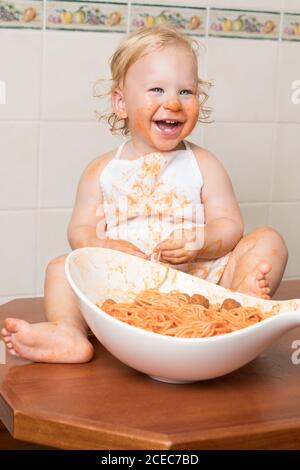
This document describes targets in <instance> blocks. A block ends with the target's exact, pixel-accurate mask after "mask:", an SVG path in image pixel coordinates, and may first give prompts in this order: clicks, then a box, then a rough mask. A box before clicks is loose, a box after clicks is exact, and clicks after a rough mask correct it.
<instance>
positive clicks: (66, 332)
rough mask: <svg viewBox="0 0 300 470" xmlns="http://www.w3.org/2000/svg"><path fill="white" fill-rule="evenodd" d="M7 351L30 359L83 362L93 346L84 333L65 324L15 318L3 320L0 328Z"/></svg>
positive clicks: (87, 359)
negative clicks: (33, 321) (0, 328)
mask: <svg viewBox="0 0 300 470" xmlns="http://www.w3.org/2000/svg"><path fill="white" fill-rule="evenodd" d="M1 334H2V337H3V340H4V342H5V343H6V346H7V348H8V351H9V353H10V354H12V355H14V356H21V357H23V358H25V359H29V360H30V361H34V362H63V363H71V362H73V363H79V362H87V361H89V360H90V359H91V358H92V356H93V346H92V345H91V343H90V342H89V341H88V340H87V338H86V336H85V335H84V333H83V332H82V331H81V330H80V329H78V328H76V327H75V326H73V325H69V324H67V323H59V324H56V323H49V322H44V323H33V324H31V323H28V322H26V321H24V320H19V319H17V318H7V319H6V320H4V328H2V330H1Z"/></svg>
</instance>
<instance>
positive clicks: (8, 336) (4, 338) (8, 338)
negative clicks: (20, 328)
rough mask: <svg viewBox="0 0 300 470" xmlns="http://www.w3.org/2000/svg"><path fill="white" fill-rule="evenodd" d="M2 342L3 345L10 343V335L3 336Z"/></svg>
mask: <svg viewBox="0 0 300 470" xmlns="http://www.w3.org/2000/svg"><path fill="white" fill-rule="evenodd" d="M3 341H4V343H6V344H7V343H10V342H11V335H7V336H3Z"/></svg>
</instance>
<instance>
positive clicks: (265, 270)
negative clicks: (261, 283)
mask: <svg viewBox="0 0 300 470" xmlns="http://www.w3.org/2000/svg"><path fill="white" fill-rule="evenodd" d="M259 270H260V271H261V273H262V274H264V275H266V274H268V273H269V272H270V271H271V270H272V266H271V265H270V264H269V263H267V262H265V263H262V264H261V265H260V266H259Z"/></svg>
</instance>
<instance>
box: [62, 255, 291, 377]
mask: <svg viewBox="0 0 300 470" xmlns="http://www.w3.org/2000/svg"><path fill="white" fill-rule="evenodd" d="M65 269H66V275H67V278H68V281H69V283H70V285H71V286H72V289H73V291H74V292H75V294H76V296H77V298H78V300H79V303H80V309H81V311H82V314H83V316H84V318H85V320H86V322H87V323H88V325H89V327H90V328H91V330H92V331H93V333H94V334H95V336H96V337H97V338H98V339H99V341H100V342H101V343H102V344H103V346H104V347H105V348H106V349H107V350H108V351H110V352H111V354H113V355H114V356H115V357H116V358H118V359H119V360H120V361H122V362H123V363H124V364H127V365H128V366H131V367H133V368H134V369H137V370H139V371H141V372H144V373H145V374H148V375H149V376H151V377H152V378H154V379H157V380H161V381H165V382H171V383H187V382H194V381H198V380H205V379H211V378H214V377H219V376H222V375H224V374H228V373H229V372H231V371H234V370H235V369H238V368H239V367H242V366H243V365H244V364H247V363H248V362H250V361H251V360H252V359H254V358H255V357H256V356H257V355H258V354H260V353H261V352H262V351H263V350H264V349H266V348H268V347H269V346H270V345H271V344H272V343H273V342H274V341H275V340H276V339H277V338H279V337H280V336H281V335H282V334H284V333H285V332H287V331H288V330H290V329H292V328H295V327H297V326H300V300H289V301H281V302H278V301H277V302H276V301H268V300H262V299H258V298H255V297H251V296H247V295H243V294H240V293H233V292H231V291H229V290H227V289H224V288H223V287H220V286H217V285H214V284H211V283H209V282H207V281H203V280H202V279H198V278H196V277H194V276H190V275H188V274H184V273H182V272H180V271H177V270H175V269H172V268H168V267H167V266H165V265H162V264H159V263H154V262H151V261H145V260H143V259H142V258H137V257H135V256H131V255H128V254H125V253H121V252H119V251H113V250H108V249H104V248H80V249H78V250H75V251H73V252H72V253H70V255H69V256H68V258H67V260H66V264H65ZM146 288H159V290H160V291H161V292H169V291H171V290H174V289H177V290H180V291H181V292H186V293H188V294H190V295H192V294H195V293H199V294H202V295H205V296H206V297H208V298H209V299H210V301H211V302H212V303H217V302H222V301H223V300H224V299H226V298H228V297H230V298H234V299H236V300H238V301H239V302H240V303H241V304H242V305H245V306H246V305H249V306H257V307H259V308H261V309H262V310H263V311H268V310H271V309H274V311H275V312H277V314H276V315H275V316H273V317H271V318H268V319H266V320H264V321H262V322H260V323H257V324H255V325H253V326H250V327H247V328H244V329H241V330H238V331H235V332H233V333H227V334H224V335H221V336H215V337H211V338H175V337H170V336H164V335H160V334H156V333H152V332H150V331H146V330H142V329H140V328H137V327H134V326H131V325H128V324H126V323H124V322H121V321H119V320H117V319H115V318H113V317H112V316H110V315H108V314H107V313H105V312H104V311H102V310H101V309H100V308H99V307H97V306H96V305H95V303H96V302H101V303H102V302H104V300H106V299H108V298H112V299H114V300H115V301H129V300H132V299H133V298H134V296H135V295H136V294H137V293H138V292H140V291H141V290H143V289H146Z"/></svg>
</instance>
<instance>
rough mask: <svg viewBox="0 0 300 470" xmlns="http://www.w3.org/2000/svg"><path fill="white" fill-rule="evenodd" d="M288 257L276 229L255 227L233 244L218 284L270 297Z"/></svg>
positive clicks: (278, 282) (279, 280)
mask: <svg viewBox="0 0 300 470" xmlns="http://www.w3.org/2000/svg"><path fill="white" fill-rule="evenodd" d="M287 259H288V252H287V248H286V245H285V243H284V240H283V239H282V237H281V236H280V235H279V234H278V233H277V232H276V231H275V230H273V229H272V228H269V227H265V228H259V229H256V230H254V231H253V232H251V233H249V234H248V235H246V236H244V237H243V238H242V239H241V240H240V242H239V243H238V244H237V246H236V247H235V248H234V250H233V251H232V253H231V255H230V258H229V261H228V264H227V266H226V268H225V271H224V274H223V276H222V278H221V281H220V282H219V284H220V285H221V286H223V287H227V288H229V289H232V290H235V291H238V292H243V293H245V294H249V295H253V296H256V297H262V298H264V299H270V298H271V297H272V295H273V294H274V293H275V291H276V290H277V287H278V286H279V284H280V282H281V279H282V276H283V273H284V270H285V267H286V263H287Z"/></svg>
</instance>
